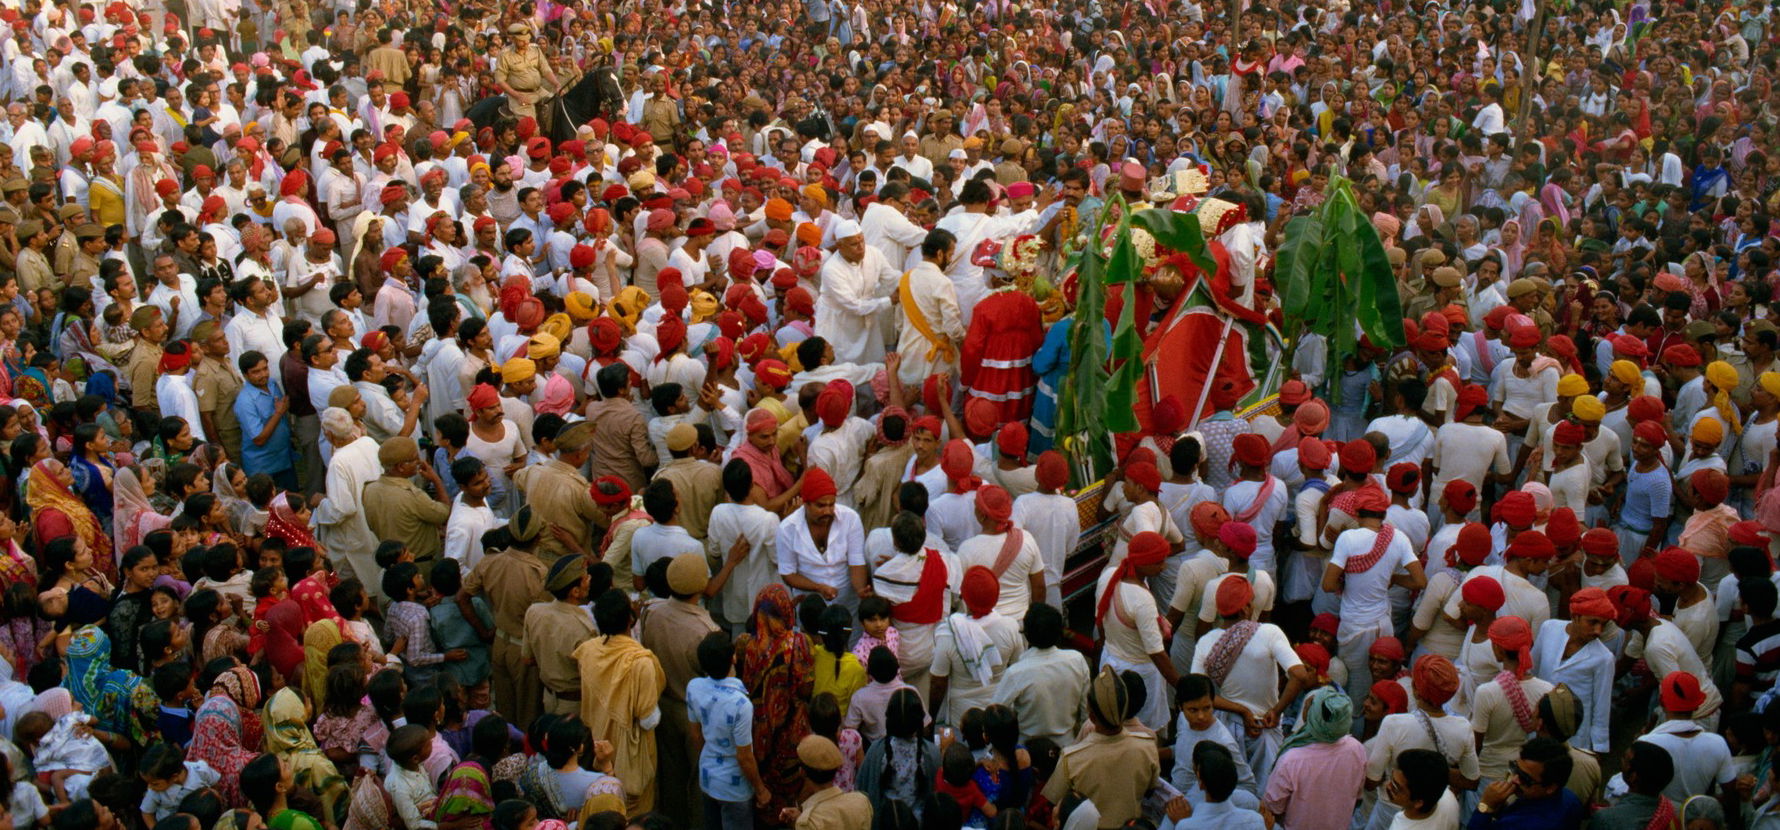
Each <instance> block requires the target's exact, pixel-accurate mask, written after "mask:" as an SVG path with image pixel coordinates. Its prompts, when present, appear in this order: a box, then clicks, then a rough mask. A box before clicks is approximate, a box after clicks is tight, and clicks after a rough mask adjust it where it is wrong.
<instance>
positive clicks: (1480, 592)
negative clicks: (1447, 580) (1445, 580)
mask: <svg viewBox="0 0 1780 830" xmlns="http://www.w3.org/2000/svg"><path fill="white" fill-rule="evenodd" d="M1459 596H1460V597H1462V598H1463V599H1464V600H1465V601H1466V602H1469V603H1471V604H1472V605H1475V606H1477V607H1479V608H1483V609H1487V610H1490V611H1500V610H1502V604H1503V603H1505V602H1507V601H1508V597H1507V595H1505V594H1503V593H1502V583H1500V582H1497V581H1496V580H1495V579H1494V578H1492V577H1489V576H1483V575H1478V576H1474V577H1471V578H1470V579H1467V580H1465V584H1463V585H1460V586H1459Z"/></svg>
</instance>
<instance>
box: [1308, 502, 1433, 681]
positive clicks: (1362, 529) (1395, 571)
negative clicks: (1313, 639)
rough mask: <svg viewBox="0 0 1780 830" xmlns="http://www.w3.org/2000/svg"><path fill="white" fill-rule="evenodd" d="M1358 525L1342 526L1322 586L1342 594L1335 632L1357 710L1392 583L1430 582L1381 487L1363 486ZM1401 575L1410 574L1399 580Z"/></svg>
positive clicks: (1386, 626) (1386, 623)
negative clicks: (1390, 516) (1390, 515)
mask: <svg viewBox="0 0 1780 830" xmlns="http://www.w3.org/2000/svg"><path fill="white" fill-rule="evenodd" d="M1355 508H1356V509H1357V510H1358V511H1359V514H1360V526H1359V527H1354V528H1350V529H1348V530H1344V531H1342V532H1341V535H1340V536H1338V537H1336V539H1335V550H1334V552H1333V553H1332V554H1331V555H1330V556H1329V564H1328V565H1326V566H1324V570H1323V580H1322V587H1323V590H1324V591H1327V592H1329V593H1339V594H1340V595H1341V615H1340V616H1341V628H1340V629H1339V630H1338V631H1337V632H1336V639H1337V640H1338V641H1339V646H1338V648H1339V651H1340V654H1339V655H1338V656H1339V657H1340V658H1341V662H1342V663H1344V664H1346V666H1347V670H1348V682H1347V689H1348V695H1349V696H1350V697H1352V698H1353V701H1354V708H1355V709H1356V710H1357V709H1358V708H1359V706H1360V704H1361V703H1364V702H1365V699H1366V695H1367V694H1369V693H1370V690H1371V688H1372V674H1371V672H1369V671H1368V670H1367V668H1366V667H1367V665H1368V663H1367V661H1368V659H1369V656H1368V655H1369V654H1370V652H1371V649H1372V643H1373V642H1374V641H1376V640H1377V639H1378V638H1379V637H1388V636H1391V634H1392V633H1393V631H1392V629H1391V604H1390V596H1389V592H1390V589H1391V586H1392V585H1393V584H1401V585H1403V587H1406V588H1409V589H1410V590H1420V589H1421V588H1422V586H1423V585H1425V584H1426V579H1424V578H1423V576H1422V566H1421V563H1420V562H1418V561H1417V560H1416V557H1415V550H1414V549H1413V548H1411V547H1410V546H1409V537H1408V536H1407V535H1405V534H1402V533H1398V532H1397V529H1396V528H1394V527H1391V526H1390V525H1389V524H1386V523H1385V522H1384V520H1383V516H1384V513H1385V511H1386V510H1387V509H1389V503H1388V502H1387V501H1386V500H1385V496H1384V493H1383V492H1380V491H1379V490H1378V489H1377V488H1368V489H1365V490H1361V491H1360V498H1359V500H1357V501H1356V502H1355ZM1399 576H1407V579H1405V580H1403V581H1401V582H1399V580H1398V577H1399Z"/></svg>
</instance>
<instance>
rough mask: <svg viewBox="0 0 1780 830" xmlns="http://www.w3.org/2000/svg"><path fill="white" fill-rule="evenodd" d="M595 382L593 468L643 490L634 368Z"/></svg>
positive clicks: (644, 447) (647, 446) (649, 448)
mask: <svg viewBox="0 0 1780 830" xmlns="http://www.w3.org/2000/svg"><path fill="white" fill-rule="evenodd" d="M155 359H157V360H159V359H160V355H158V354H157V355H155ZM594 381H595V383H596V384H597V385H598V387H599V393H600V396H599V398H598V399H597V400H594V401H591V402H589V403H588V404H587V423H588V424H589V425H590V426H592V427H593V468H594V469H596V470H603V471H605V472H608V473H611V474H612V475H615V476H617V477H619V478H621V479H624V483H625V485H626V486H628V487H630V489H631V491H632V492H636V491H640V490H642V489H643V485H645V484H648V483H649V477H648V475H647V471H648V469H649V468H650V467H654V466H655V464H656V457H655V445H654V443H653V442H651V441H650V440H649V424H648V421H646V420H645V419H644V418H643V414H642V413H641V412H638V411H637V408H636V406H635V405H633V404H632V403H631V402H630V398H629V397H628V396H627V395H625V388H626V387H627V386H628V385H629V384H630V369H629V368H628V367H626V366H625V365H624V363H623V362H618V363H614V364H612V365H610V366H607V367H605V368H603V369H601V370H599V373H598V374H596V375H594ZM151 391H152V390H151Z"/></svg>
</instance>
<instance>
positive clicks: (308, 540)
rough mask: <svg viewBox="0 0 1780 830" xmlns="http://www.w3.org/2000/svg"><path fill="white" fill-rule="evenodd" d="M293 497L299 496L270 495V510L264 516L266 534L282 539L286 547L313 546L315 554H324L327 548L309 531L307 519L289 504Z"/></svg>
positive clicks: (288, 494)
mask: <svg viewBox="0 0 1780 830" xmlns="http://www.w3.org/2000/svg"><path fill="white" fill-rule="evenodd" d="M295 498H299V497H298V496H296V495H295V494H292V493H280V494H278V495H276V496H273V497H272V510H271V513H270V514H269V515H268V516H267V517H266V536H267V537H269V538H272V539H282V540H284V544H285V546H286V547H291V548H314V549H315V552H316V554H317V555H320V554H325V553H326V552H327V550H326V549H325V548H323V547H322V546H321V543H319V542H317V541H315V536H314V534H312V533H310V532H309V521H308V520H307V519H305V518H304V517H303V515H302V514H301V513H300V512H298V510H297V508H295V507H292V506H291V500H292V499H295Z"/></svg>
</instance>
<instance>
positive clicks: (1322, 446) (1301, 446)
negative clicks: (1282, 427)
mask: <svg viewBox="0 0 1780 830" xmlns="http://www.w3.org/2000/svg"><path fill="white" fill-rule="evenodd" d="M1298 465H1299V466H1301V467H1303V468H1304V469H1306V470H1316V471H1322V470H1327V469H1329V445H1328V444H1327V443H1325V442H1324V441H1323V439H1321V438H1305V439H1304V440H1302V441H1299V442H1298Z"/></svg>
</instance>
